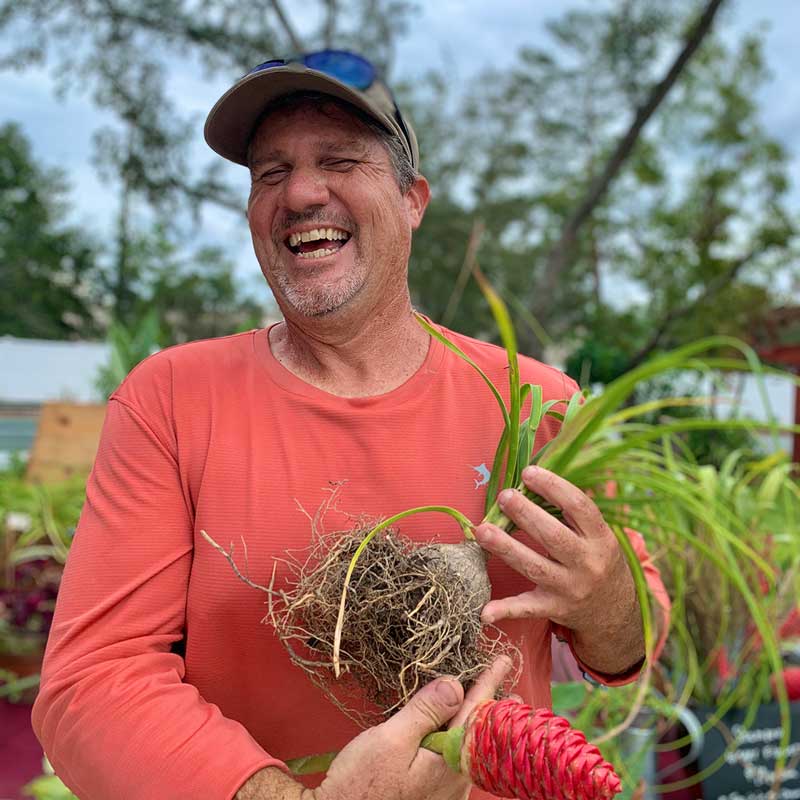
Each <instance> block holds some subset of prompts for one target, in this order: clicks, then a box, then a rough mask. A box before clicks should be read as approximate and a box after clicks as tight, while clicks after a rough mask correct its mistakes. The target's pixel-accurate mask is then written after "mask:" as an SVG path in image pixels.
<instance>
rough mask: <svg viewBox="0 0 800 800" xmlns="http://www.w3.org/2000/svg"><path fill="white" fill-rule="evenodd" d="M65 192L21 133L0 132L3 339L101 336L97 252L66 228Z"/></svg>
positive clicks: (7, 126) (60, 180)
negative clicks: (96, 305) (96, 309)
mask: <svg viewBox="0 0 800 800" xmlns="http://www.w3.org/2000/svg"><path fill="white" fill-rule="evenodd" d="M66 192H67V188H66V184H65V181H64V178H63V175H62V174H61V172H60V171H58V170H54V169H47V168H45V167H43V166H41V165H40V164H38V163H37V161H36V159H35V158H34V156H33V154H32V153H31V149H30V145H29V143H28V141H27V140H26V138H25V137H24V136H23V134H22V132H21V131H20V129H19V127H18V126H17V125H15V124H13V123H7V124H5V125H3V126H2V127H0V263H2V265H3V266H2V269H0V335H11V336H19V337H29V338H39V339H70V338H78V337H82V338H91V337H93V336H95V335H96V334H97V333H98V331H99V327H100V326H99V323H98V320H97V319H96V317H95V314H94V310H93V308H94V304H95V303H96V301H97V298H98V284H97V278H98V273H99V269H98V264H97V248H96V246H95V245H94V244H93V243H92V242H91V241H90V240H89V239H88V237H87V236H86V235H85V234H84V233H82V232H80V231H79V230H77V229H76V228H72V227H69V226H67V225H64V224H63V221H62V220H63V216H64V213H65V208H66V201H67V197H66Z"/></svg>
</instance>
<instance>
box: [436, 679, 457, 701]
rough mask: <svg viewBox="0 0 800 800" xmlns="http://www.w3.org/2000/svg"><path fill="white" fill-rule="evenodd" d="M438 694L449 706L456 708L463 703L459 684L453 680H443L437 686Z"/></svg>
mask: <svg viewBox="0 0 800 800" xmlns="http://www.w3.org/2000/svg"><path fill="white" fill-rule="evenodd" d="M436 694H437V695H438V696H439V699H440V700H441V701H442V702H443V703H445V704H446V705H448V706H456V705H458V704H459V703H460V702H461V692H459V690H458V684H457V683H456V682H455V681H452V680H441V681H439V683H437V684H436Z"/></svg>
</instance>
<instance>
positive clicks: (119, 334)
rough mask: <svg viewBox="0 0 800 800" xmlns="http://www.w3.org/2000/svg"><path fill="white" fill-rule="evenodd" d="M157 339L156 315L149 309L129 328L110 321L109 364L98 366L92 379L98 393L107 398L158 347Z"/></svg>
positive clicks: (157, 324)
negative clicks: (96, 372)
mask: <svg viewBox="0 0 800 800" xmlns="http://www.w3.org/2000/svg"><path fill="white" fill-rule="evenodd" d="M158 339H159V322H158V315H157V314H156V312H155V311H153V310H151V311H149V312H148V313H147V314H145V315H144V316H143V317H142V319H141V321H140V322H139V323H138V324H137V325H134V326H132V327H128V326H126V325H124V324H123V323H121V322H112V323H111V326H110V327H109V329H108V343H109V345H110V346H111V357H110V359H109V363H108V364H106V365H105V366H103V367H101V368H100V371H99V374H98V376H97V381H96V386H97V389H98V390H99V392H100V394H101V395H102V396H103V397H109V396H110V395H111V394H112V392H114V390H115V389H116V388H117V387H118V386H119V385H120V384H121V383H122V381H123V380H125V376H126V375H127V374H128V373H129V372H130V371H131V370H132V369H133V368H134V367H135V366H136V365H137V364H138V363H139V362H140V361H143V360H144V359H145V358H147V356H149V355H152V354H153V353H155V352H156V351H157V350H158V349H159V347H158Z"/></svg>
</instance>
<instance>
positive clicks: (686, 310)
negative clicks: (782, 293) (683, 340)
mask: <svg viewBox="0 0 800 800" xmlns="http://www.w3.org/2000/svg"><path fill="white" fill-rule="evenodd" d="M763 252H764V249H763V248H761V247H757V248H755V247H754V248H753V249H752V250H750V251H749V252H748V253H745V255H743V256H740V257H739V258H737V259H736V260H735V261H733V262H732V263H731V265H730V266H729V267H728V269H727V270H726V271H725V272H724V273H722V274H721V275H717V277H716V278H715V279H714V280H712V281H709V283H707V284H706V288H705V289H704V290H703V291H702V292H700V294H699V295H698V296H697V298H696V299H695V300H694V302H692V303H689V304H687V305H684V306H680V307H677V306H676V307H674V308H672V310H671V311H669V313H667V314H666V315H665V316H664V318H663V319H662V320H661V323H660V324H659V326H658V328H656V331H655V333H653V335H652V336H651V337H650V339H649V340H648V342H647V344H645V345H644V347H642V348H641V349H640V350H639V351H638V352H637V353H636V354H635V355H634V356H633V357H632V358H631V360H630V362H629V363H628V365H627V367H626V371H627V370H631V369H633V368H634V367H638V366H639V364H641V363H642V362H643V361H646V360H647V358H648V357H649V356H650V354H651V353H652V352H653V351H654V350H655V349H656V348H657V347H658V346H659V345H660V344H661V342H662V340H663V339H664V336H666V334H667V332H668V331H669V329H670V328H671V327H672V326H673V324H674V323H675V322H677V321H678V320H679V319H684V318H685V317H688V316H689V315H690V314H691V313H692V312H693V311H695V309H697V308H698V307H699V306H701V305H703V304H704V303H707V302H708V301H709V300H711V298H713V297H714V295H717V294H719V293H720V292H721V291H722V290H723V289H725V288H726V287H727V286H730V285H731V283H733V281H734V280H736V277H737V276H738V274H739V273H740V272H741V271H742V269H744V267H746V266H747V265H748V264H749V263H750V262H751V261H752V260H753V259H754V258H755V257H756V256H758V255H761V254H762V253H763Z"/></svg>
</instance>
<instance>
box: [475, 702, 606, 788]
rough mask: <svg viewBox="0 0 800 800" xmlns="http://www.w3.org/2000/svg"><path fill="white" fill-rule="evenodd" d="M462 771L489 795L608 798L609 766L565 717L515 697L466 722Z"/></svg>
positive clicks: (488, 704) (485, 705)
mask: <svg viewBox="0 0 800 800" xmlns="http://www.w3.org/2000/svg"><path fill="white" fill-rule="evenodd" d="M465 728H466V735H465V742H464V745H465V746H464V748H463V749H462V759H464V760H466V762H467V763H466V764H463V765H462V772H464V773H465V774H469V776H470V779H471V780H472V782H473V783H474V784H475V785H476V786H478V787H479V788H481V789H483V790H484V791H486V792H489V793H490V794H494V795H498V796H500V797H516V798H518V799H519V800H611V798H613V797H614V795H615V794H617V793H619V792H620V791H621V786H620V782H619V778H618V777H617V775H616V773H615V772H614V768H613V767H612V766H611V764H609V763H608V762H607V761H605V760H604V759H603V756H602V755H601V754H600V751H599V750H598V749H597V748H596V747H595V746H594V745H593V744H589V743H588V742H587V741H586V737H585V736H584V735H583V733H581V732H580V731H578V730H575V729H574V728H572V727H571V726H570V724H569V722H567V720H565V719H563V718H562V717H557V716H555V715H554V714H553V713H552V712H550V711H547V710H546V709H542V708H538V709H535V708H533V707H532V706H528V705H525V704H524V703H519V702H517V701H516V700H500V701H497V702H495V701H488V702H486V703H482V704H481V705H480V706H478V707H477V708H476V709H475V710H474V711H473V712H472V715H471V716H470V719H469V720H468V722H467V724H466V726H465Z"/></svg>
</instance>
